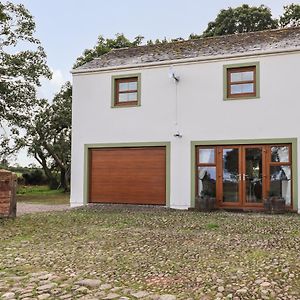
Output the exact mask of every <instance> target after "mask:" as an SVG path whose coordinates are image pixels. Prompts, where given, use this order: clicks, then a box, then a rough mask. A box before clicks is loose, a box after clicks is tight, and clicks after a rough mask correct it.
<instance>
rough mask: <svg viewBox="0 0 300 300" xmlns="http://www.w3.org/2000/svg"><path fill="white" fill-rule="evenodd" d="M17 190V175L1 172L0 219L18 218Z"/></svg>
mask: <svg viewBox="0 0 300 300" xmlns="http://www.w3.org/2000/svg"><path fill="white" fill-rule="evenodd" d="M16 190H17V176H16V174H14V173H12V172H9V171H6V170H0V217H15V216H16V210H17V203H16Z"/></svg>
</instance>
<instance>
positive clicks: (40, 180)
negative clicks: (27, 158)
mask: <svg viewBox="0 0 300 300" xmlns="http://www.w3.org/2000/svg"><path fill="white" fill-rule="evenodd" d="M22 176H23V178H24V183H25V185H42V184H47V178H46V176H45V175H44V173H43V171H42V170H40V169H35V170H32V171H31V172H27V173H24V174H23V175H22Z"/></svg>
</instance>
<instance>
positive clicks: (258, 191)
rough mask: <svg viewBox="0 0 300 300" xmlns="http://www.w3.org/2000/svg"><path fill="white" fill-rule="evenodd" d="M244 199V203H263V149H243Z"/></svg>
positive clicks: (256, 147) (258, 147)
mask: <svg viewBox="0 0 300 300" xmlns="http://www.w3.org/2000/svg"><path fill="white" fill-rule="evenodd" d="M243 160H244V172H243V175H242V176H243V178H242V180H243V185H244V199H245V202H246V203H249V204H251V203H252V204H257V203H262V202H263V175H264V174H263V173H264V170H263V148H262V147H260V146H253V147H244V159H243Z"/></svg>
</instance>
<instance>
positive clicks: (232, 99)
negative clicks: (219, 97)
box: [223, 96, 260, 101]
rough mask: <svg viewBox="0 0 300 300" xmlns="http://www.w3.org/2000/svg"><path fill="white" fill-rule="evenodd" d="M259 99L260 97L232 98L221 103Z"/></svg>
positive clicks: (224, 99)
mask: <svg viewBox="0 0 300 300" xmlns="http://www.w3.org/2000/svg"><path fill="white" fill-rule="evenodd" d="M254 99H257V100H259V99H260V96H250V97H249V96H245V97H233V98H223V101H235V100H254Z"/></svg>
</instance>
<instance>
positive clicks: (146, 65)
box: [71, 48, 300, 75]
mask: <svg viewBox="0 0 300 300" xmlns="http://www.w3.org/2000/svg"><path fill="white" fill-rule="evenodd" d="M297 52H300V48H297V49H295V48H287V49H284V50H282V49H281V50H270V51H265V52H258V51H256V52H255V51H253V52H251V53H249V52H247V53H241V54H232V55H216V56H210V57H205V56H201V57H193V58H184V59H174V60H165V61H161V62H159V61H156V62H149V63H139V64H131V65H123V66H110V67H104V68H93V69H83V70H80V69H79V70H77V69H73V70H71V74H73V75H77V74H89V73H99V72H107V71H118V70H131V69H140V68H152V67H160V66H170V65H179V64H191V63H197V62H204V63H205V62H214V61H222V60H227V59H239V58H251V57H255V56H269V55H285V54H293V53H297Z"/></svg>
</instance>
